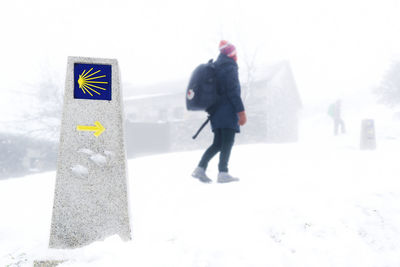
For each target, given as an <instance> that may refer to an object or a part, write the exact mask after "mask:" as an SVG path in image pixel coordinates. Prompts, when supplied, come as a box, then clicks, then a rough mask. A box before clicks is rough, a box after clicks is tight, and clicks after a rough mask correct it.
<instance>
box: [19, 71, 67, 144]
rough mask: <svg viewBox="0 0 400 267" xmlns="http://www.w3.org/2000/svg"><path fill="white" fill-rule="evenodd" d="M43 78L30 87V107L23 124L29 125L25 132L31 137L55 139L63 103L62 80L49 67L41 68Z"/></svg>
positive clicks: (58, 129)
mask: <svg viewBox="0 0 400 267" xmlns="http://www.w3.org/2000/svg"><path fill="white" fill-rule="evenodd" d="M41 73H42V74H41V77H43V79H42V80H41V81H40V82H39V83H37V84H30V85H27V87H28V88H30V90H29V91H30V96H31V99H32V103H31V104H32V108H31V109H30V110H29V112H26V114H25V115H24V119H23V120H22V121H21V123H23V124H25V125H26V124H28V125H29V130H28V131H27V134H29V135H31V136H32V137H39V138H46V139H49V138H50V139H53V140H55V139H57V138H58V134H59V131H60V124H61V113H62V105H63V87H62V84H63V81H62V80H61V78H60V77H58V75H56V74H55V72H54V71H53V70H52V69H51V68H48V67H47V68H42V69H41Z"/></svg>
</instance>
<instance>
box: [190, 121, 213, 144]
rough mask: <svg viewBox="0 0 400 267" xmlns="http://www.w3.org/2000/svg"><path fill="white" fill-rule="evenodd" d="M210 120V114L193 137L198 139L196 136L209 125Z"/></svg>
mask: <svg viewBox="0 0 400 267" xmlns="http://www.w3.org/2000/svg"><path fill="white" fill-rule="evenodd" d="M209 121H210V116H208V117H207V120H206V121H205V122H204V123H203V124H202V125H201V126H200V128H199V129H198V130H197V132H196V134H195V135H193V137H192V139H196V137H197V136H198V135H199V133H200V132H201V130H203V128H204V127H205V126H206V125H207V123H208V122H209Z"/></svg>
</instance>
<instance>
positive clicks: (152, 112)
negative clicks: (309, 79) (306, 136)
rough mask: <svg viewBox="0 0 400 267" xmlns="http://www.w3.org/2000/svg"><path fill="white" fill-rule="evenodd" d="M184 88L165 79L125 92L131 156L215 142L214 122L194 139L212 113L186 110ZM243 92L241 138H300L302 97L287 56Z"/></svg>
mask: <svg viewBox="0 0 400 267" xmlns="http://www.w3.org/2000/svg"><path fill="white" fill-rule="evenodd" d="M185 89H186V83H185V82H182V83H174V84H173V86H170V85H168V84H166V85H161V86H159V87H158V90H157V88H154V87H153V88H151V89H149V90H143V91H146V92H149V93H146V94H140V95H134V96H130V97H126V98H124V108H125V114H126V135H127V147H128V156H130V157H132V156H135V155H138V154H148V153H159V152H169V151H182V150H191V149H202V148H205V147H206V146H207V145H209V144H210V142H211V140H212V133H211V132H210V130H209V126H207V127H206V128H205V129H204V130H203V132H201V134H200V135H199V136H198V138H197V139H196V141H193V140H192V136H193V134H194V133H195V132H196V131H197V129H198V128H199V127H200V125H201V124H202V123H203V121H204V120H205V119H206V118H207V114H206V113H205V112H202V111H200V112H189V111H187V110H186V106H185ZM161 92H162V93H161ZM242 98H243V100H244V104H245V107H246V112H247V116H248V123H247V125H246V126H245V127H242V133H243V134H239V135H238V136H237V138H236V140H237V143H257V142H268V143H284V142H295V141H297V139H298V127H299V118H298V112H299V110H300V109H301V100H300V95H299V92H298V90H297V86H296V82H295V79H294V76H293V72H292V70H291V67H290V64H289V63H288V62H287V61H283V62H279V63H277V64H274V65H271V66H269V67H267V68H265V69H263V70H261V72H260V76H259V79H258V80H256V82H254V83H252V84H251V86H250V87H248V89H247V91H246V95H245V96H243V92H242Z"/></svg>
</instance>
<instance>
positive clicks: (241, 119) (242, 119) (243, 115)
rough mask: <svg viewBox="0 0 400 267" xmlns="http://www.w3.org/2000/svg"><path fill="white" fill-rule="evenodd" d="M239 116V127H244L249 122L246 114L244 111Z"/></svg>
mask: <svg viewBox="0 0 400 267" xmlns="http://www.w3.org/2000/svg"><path fill="white" fill-rule="evenodd" d="M238 116H239V125H240V126H243V125H244V124H245V123H246V122H247V117H246V112H245V111H244V110H243V111H242V112H239V113H238Z"/></svg>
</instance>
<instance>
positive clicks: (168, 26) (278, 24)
mask: <svg viewBox="0 0 400 267" xmlns="http://www.w3.org/2000/svg"><path fill="white" fill-rule="evenodd" d="M398 14H400V1H398V0H376V1H372V0H347V1H346V0H335V1H333V0H332V1H322V0H306V1H296V0H293V1H290V0H280V1H263V0H260V1H255V0H231V1H225V0H220V1H217V0H203V1H190V0H173V1H167V0H143V1H118V0H110V1H105V0H102V1H101V0H96V1H94V0H91V1H82V0H68V1H67V0H65V1H54V0H41V1H33V0H19V1H18V0H16V1H2V2H1V4H0V29H1V31H0V32H1V35H2V38H1V42H0V55H1V56H0V58H1V59H2V63H1V64H0V73H1V81H2V82H1V83H0V90H1V91H0V92H1V93H0V94H1V96H2V97H1V100H0V105H1V106H2V108H1V111H2V112H3V110H4V107H7V110H8V111H9V110H11V109H12V108H11V107H10V106H9V105H7V104H8V103H10V102H13V99H15V98H16V97H19V96H21V95H23V94H24V92H25V91H27V90H32V88H29V89H27V87H26V84H35V83H38V82H40V81H43V80H45V79H47V76H49V75H52V76H55V77H57V79H59V80H60V84H61V85H62V86H63V84H64V79H65V70H66V62H67V56H89V57H106V58H117V59H118V60H119V63H120V67H121V72H122V79H123V82H125V83H126V82H129V83H133V84H152V83H157V82H162V81H174V80H185V79H188V76H189V75H190V73H191V71H192V69H193V68H194V67H195V66H196V65H197V64H199V63H200V62H204V61H206V60H208V59H209V58H212V57H214V58H215V57H216V56H217V54H218V50H217V45H218V42H219V40H220V39H221V38H224V39H228V40H230V41H231V42H232V43H233V44H235V45H236V46H237V50H238V55H239V67H241V68H240V71H241V73H243V71H244V70H245V68H244V64H243V58H244V57H245V56H246V55H247V56H248V57H249V56H251V55H253V54H254V53H255V51H257V60H256V64H257V66H259V67H260V66H262V65H264V64H271V63H273V62H276V61H279V60H282V59H286V60H289V61H290V62H291V64H292V67H293V71H294V75H295V78H296V80H297V84H298V87H299V91H300V94H301V97H302V99H303V102H304V103H305V104H307V103H308V102H315V101H318V100H320V99H325V98H336V97H338V96H339V97H340V96H343V95H345V94H347V93H348V92H349V91H352V90H359V89H365V90H369V87H371V86H373V85H374V84H376V83H377V82H379V80H380V78H381V75H382V72H383V71H384V70H385V69H386V68H387V67H388V64H390V61H391V60H392V59H396V58H398V55H399V54H400V35H399V33H400V16H399V15H398ZM48 69H51V71H47V70H48ZM14 90H17V93H15V91H14ZM13 108H14V109H15V107H13ZM3 114H5V113H4V112H3ZM1 119H2V118H0V120H1Z"/></svg>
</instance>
